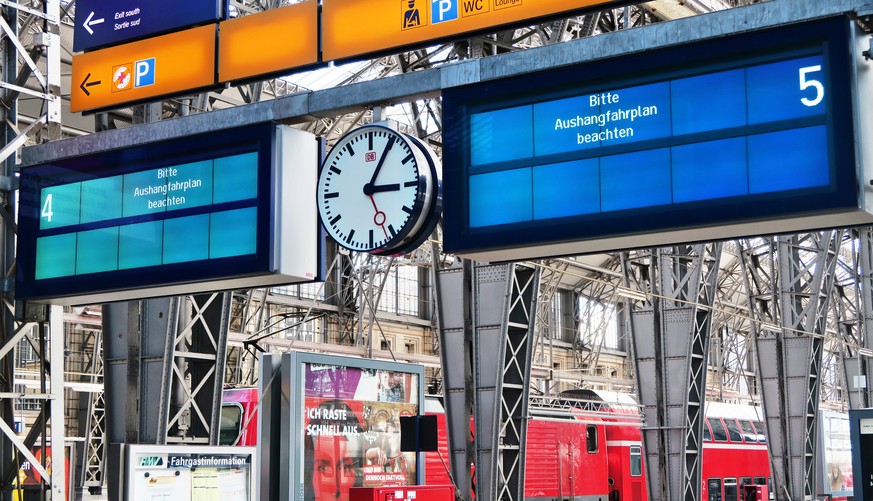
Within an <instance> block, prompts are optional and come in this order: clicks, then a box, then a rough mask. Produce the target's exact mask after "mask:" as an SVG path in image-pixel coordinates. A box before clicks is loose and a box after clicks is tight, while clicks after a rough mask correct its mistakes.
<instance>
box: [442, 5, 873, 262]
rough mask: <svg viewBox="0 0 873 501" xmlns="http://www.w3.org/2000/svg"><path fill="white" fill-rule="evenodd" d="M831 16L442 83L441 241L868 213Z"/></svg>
mask: <svg viewBox="0 0 873 501" xmlns="http://www.w3.org/2000/svg"><path fill="white" fill-rule="evenodd" d="M850 29H851V27H850V22H849V21H848V20H847V19H845V18H838V19H829V20H824V21H816V22H809V23H805V24H802V25H795V26H789V27H785V28H778V29H772V30H768V31H763V32H755V33H750V34H744V35H737V36H732V37H725V38H722V39H718V40H713V41H707V42H703V43H698V44H695V45H689V46H682V47H677V48H671V49H666V50H660V51H653V52H648V53H645V54H640V55H634V56H629V57H625V58H617V59H612V60H606V61H603V62H599V63H593V64H586V65H584V66H576V67H569V68H563V69H557V70H551V71H548V72H542V73H535V74H530V75H525V76H522V77H518V78H514V79H509V80H502V81H495V82H488V83H481V84H476V85H471V86H467V87H460V88H454V89H447V90H445V91H444V92H443V98H444V100H443V119H444V122H443V124H444V130H445V142H444V144H445V148H444V163H445V166H446V169H445V185H444V186H445V200H446V202H445V206H446V209H445V225H446V228H445V230H446V231H445V248H446V251H447V252H451V253H456V254H461V255H464V256H468V257H473V258H476V259H481V260H509V259H524V258H531V257H541V256H550V255H566V254H578V253H584V252H593V251H602V250H604V249H610V248H611V249H615V248H628V247H641V246H648V245H658V244H666V243H669V242H676V241H686V242H687V241H696V240H711V239H720V238H726V237H731V236H739V235H750V234H751V235H754V234H766V233H775V232H781V231H797V230H801V229H813V228H820V227H832V226H840V225H847V224H862V223H869V222H870V221H873V215H871V214H870V212H869V211H868V210H867V208H866V207H865V198H864V194H863V190H862V183H861V179H859V177H860V176H859V174H860V173H859V171H858V169H857V162H856V149H855V124H854V121H853V110H854V109H855V105H854V101H853V97H852V96H853V91H852V87H853V84H854V67H853V61H854V60H856V59H855V58H854V56H853V55H852V51H851V50H850V48H851V45H852V44H851V38H852V37H851V35H850Z"/></svg>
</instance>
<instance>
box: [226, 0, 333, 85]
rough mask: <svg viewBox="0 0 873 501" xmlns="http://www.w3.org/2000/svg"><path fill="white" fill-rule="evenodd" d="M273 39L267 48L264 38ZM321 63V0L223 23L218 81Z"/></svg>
mask: <svg viewBox="0 0 873 501" xmlns="http://www.w3.org/2000/svg"><path fill="white" fill-rule="evenodd" d="M265 40H268V41H271V43H270V49H269V50H264V45H263V44H264V41H265ZM317 62H318V1H317V0H308V1H306V2H301V3H296V4H292V5H288V6H285V7H281V8H278V9H272V10H268V11H265V12H259V13H257V14H249V15H248V16H243V17H238V18H236V19H231V20H229V21H225V22H222V23H221V27H220V36H219V39H218V80H219V81H221V82H232V81H235V80H241V79H247V78H252V77H255V76H262V75H268V74H272V73H281V72H282V71H287V70H288V69H289V68H299V67H302V66H308V65H311V64H314V63H317Z"/></svg>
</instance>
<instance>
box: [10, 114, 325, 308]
mask: <svg viewBox="0 0 873 501" xmlns="http://www.w3.org/2000/svg"><path fill="white" fill-rule="evenodd" d="M319 151H320V146H319V143H318V141H317V139H316V138H315V136H312V135H311V134H308V133H305V132H301V131H298V130H295V129H292V128H290V127H286V126H276V125H274V124H270V123H265V124H260V125H257V126H251V127H247V128H240V129H229V130H225V131H220V132H215V133H209V134H203V135H198V136H190V137H185V138H181V139H174V140H171V141H164V142H159V143H151V144H146V145H143V146H139V147H134V148H127V149H123V150H115V151H106V152H101V153H97V154H93V155H88V156H84V157H77V158H70V159H65V160H62V161H58V162H55V163H50V164H43V165H38V166H33V167H28V168H25V169H23V170H22V173H21V199H20V214H19V238H18V256H19V258H18V265H17V268H16V291H15V292H16V298H17V299H29V300H37V301H45V302H52V303H55V304H74V303H75V304H83V303H97V302H107V301H118V300H124V299H131V298H142V297H150V296H156V295H175V294H183V293H194V292H204V291H211V290H226V289H231V288H241V287H257V286H263V285H267V284H271V283H272V284H280V283H291V282H302V281H311V280H315V279H317V278H319V277H320V275H321V268H322V266H323V264H322V260H321V258H320V248H319V244H318V240H319V237H318V235H319V230H318V226H317V212H316V209H315V201H314V196H315V195H314V192H315V182H316V179H315V176H316V171H317V169H318V160H319ZM280 193H281V196H280V195H279V194H280Z"/></svg>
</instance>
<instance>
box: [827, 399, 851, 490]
mask: <svg viewBox="0 0 873 501" xmlns="http://www.w3.org/2000/svg"><path fill="white" fill-rule="evenodd" d="M821 416H822V418H821V421H820V422H821V424H822V430H821V437H822V452H823V454H824V462H823V463H824V465H823V466H824V467H825V482H824V490H825V493H827V494H830V495H832V496H838V497H843V496H851V495H852V492H853V489H854V482H853V480H854V478H853V475H852V445H851V439H850V433H849V416H848V415H847V414H842V413H838V412H831V411H821Z"/></svg>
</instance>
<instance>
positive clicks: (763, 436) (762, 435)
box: [752, 421, 767, 444]
mask: <svg viewBox="0 0 873 501" xmlns="http://www.w3.org/2000/svg"><path fill="white" fill-rule="evenodd" d="M752 424H753V425H755V429H756V430H758V442H761V443H762V444H766V443H767V428H764V423H762V422H760V421H752Z"/></svg>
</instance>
